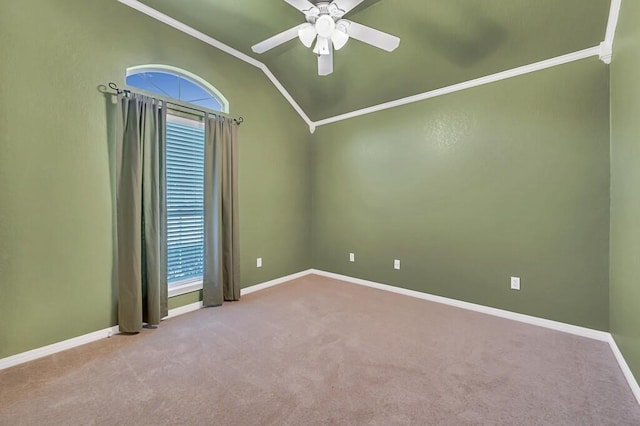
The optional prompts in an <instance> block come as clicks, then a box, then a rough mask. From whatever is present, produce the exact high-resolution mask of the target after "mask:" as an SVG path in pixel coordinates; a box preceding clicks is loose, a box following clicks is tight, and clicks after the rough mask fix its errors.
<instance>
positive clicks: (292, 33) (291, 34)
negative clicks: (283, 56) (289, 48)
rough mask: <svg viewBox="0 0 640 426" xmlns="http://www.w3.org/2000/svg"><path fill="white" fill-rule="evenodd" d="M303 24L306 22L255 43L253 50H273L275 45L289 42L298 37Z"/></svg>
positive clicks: (261, 51) (258, 51) (257, 51)
mask: <svg viewBox="0 0 640 426" xmlns="http://www.w3.org/2000/svg"><path fill="white" fill-rule="evenodd" d="M303 25H304V24H302V25H296V26H295V27H293V28H289V29H288V30H286V31H283V32H281V33H280V34H276V35H274V36H273V37H270V38H268V39H266V40H265V41H262V42H260V43H258V44H255V45H253V46H252V47H251V50H253V51H254V52H256V53H264V52H266V51H267V50H271V49H273V48H274V47H277V46H280V45H281V44H283V43H286V42H288V41H289V40H293V39H294V38H296V37H298V31H299V30H300V27H302V26H303Z"/></svg>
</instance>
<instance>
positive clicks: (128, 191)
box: [116, 94, 167, 333]
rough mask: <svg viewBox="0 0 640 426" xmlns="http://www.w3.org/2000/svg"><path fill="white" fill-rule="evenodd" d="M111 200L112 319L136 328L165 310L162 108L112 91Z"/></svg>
mask: <svg viewBox="0 0 640 426" xmlns="http://www.w3.org/2000/svg"><path fill="white" fill-rule="evenodd" d="M118 107H119V111H118V133H117V136H118V140H117V146H116V186H117V187H116V203H117V209H116V211H117V217H116V220H117V238H118V242H117V248H118V289H119V295H118V322H119V325H120V331H121V332H125V333H136V332H138V331H140V329H141V328H142V326H143V323H145V322H146V323H148V324H151V325H156V324H159V323H160V320H161V319H162V318H163V317H165V316H166V315H167V279H166V271H167V267H166V242H165V240H166V238H165V235H166V232H165V231H166V220H165V217H166V211H165V200H164V193H165V191H164V187H165V177H164V176H165V173H164V146H165V142H164V141H165V123H166V110H165V108H161V107H160V106H159V104H158V101H155V100H153V99H152V98H149V97H147V96H143V95H139V94H128V95H127V94H120V95H118Z"/></svg>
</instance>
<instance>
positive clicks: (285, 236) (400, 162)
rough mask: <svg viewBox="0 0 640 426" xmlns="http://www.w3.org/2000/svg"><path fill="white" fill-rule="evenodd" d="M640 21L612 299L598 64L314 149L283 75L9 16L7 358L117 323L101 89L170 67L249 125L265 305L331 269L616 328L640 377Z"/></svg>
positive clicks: (161, 44) (2, 100) (0, 147)
mask: <svg viewBox="0 0 640 426" xmlns="http://www.w3.org/2000/svg"><path fill="white" fill-rule="evenodd" d="M639 15H640V12H639V6H638V5H637V4H635V3H630V2H625V4H624V9H623V14H622V22H621V27H620V28H621V29H620V31H619V32H621V33H622V34H620V35H619V36H618V37H619V38H618V40H617V43H616V56H615V60H614V65H613V73H612V76H611V80H612V82H613V90H612V100H613V101H612V123H613V126H612V129H611V132H612V135H613V147H612V153H613V154H612V164H613V168H612V170H611V173H612V175H613V178H612V179H613V181H612V184H613V189H612V201H611V209H612V216H611V277H610V278H611V292H610V294H609V290H610V289H609V274H608V271H609V225H610V221H609V195H610V189H609V185H610V179H609V174H610V163H609V148H610V146H609V140H610V139H609V137H610V136H609V130H610V129H609V121H608V117H609V87H608V83H609V75H608V67H606V66H605V65H604V64H602V63H601V62H599V61H598V60H596V59H588V60H583V61H579V62H576V63H572V64H568V65H563V66H560V67H556V68H553V69H549V70H545V71H541V72H537V73H533V74H529V75H526V76H521V77H518V78H514V79H510V80H506V81H502V82H498V83H493V84H490V85H486V86H482V87H478V88H475V89H470V90H467V91H463V92H459V93H455V94H451V95H447V96H444V97H440V98H435V99H432V100H429V101H427V102H421V103H417V104H412V105H408V106H404V107H400V108H395V109H392V110H388V111H384V112H379V113H376V114H372V115H368V116H364V117H360V118H356V119H352V120H349V121H345V122H340V123H336V124H332V125H328V126H323V127H320V128H318V130H317V131H316V134H315V135H313V136H311V135H309V132H308V129H307V127H306V126H305V124H304V123H303V122H302V120H300V118H299V117H298V116H297V114H296V113H295V112H294V111H293V110H292V108H291V107H290V106H289V105H288V104H287V103H286V101H285V100H284V99H283V98H282V96H281V95H280V94H279V93H278V92H277V91H276V90H275V89H274V88H273V85H272V84H271V83H270V82H268V81H267V79H266V78H265V77H264V76H263V74H262V73H261V71H259V70H257V69H255V68H253V67H251V66H248V65H247V64H245V63H243V62H240V61H239V60H236V59H235V58H233V57H231V56H229V55H226V54H224V53H222V52H220V51H218V50H216V49H213V48H212V47H210V46H208V45H206V44H204V43H201V42H199V41H197V40H195V39H193V38H191V37H189V36H187V35H184V34H182V33H180V32H178V31H175V30H173V29H171V28H169V27H167V26H165V25H164V24H161V23H158V22H156V21H154V20H152V19H151V18H148V17H146V16H144V15H142V14H140V13H138V12H136V11H134V10H132V9H130V8H128V7H126V6H123V5H121V4H119V3H117V2H116V1H109V2H101V4H100V7H96V6H95V3H93V2H87V1H83V0H55V1H51V0H24V1H21V2H2V4H0V58H2V63H1V66H0V206H1V208H0V358H2V357H6V356H10V355H13V354H16V353H20V352H23V351H26V350H29V349H33V348H36V347H40V346H44V345H47V344H50V343H55V342H58V341H61V340H64V339H68V338H71V337H74V336H78V335H82V334H85V333H88V332H92V331H95V330H99V329H102V328H105V327H108V326H110V325H114V324H115V323H116V322H117V318H116V300H117V294H116V291H115V288H116V286H115V280H114V270H113V262H112V259H113V232H114V229H113V219H112V217H113V202H112V197H113V195H112V192H113V191H112V187H113V175H112V172H111V169H112V158H111V155H110V148H112V146H110V144H112V143H113V138H114V133H113V130H112V126H111V125H110V123H111V120H109V116H110V114H113V111H114V109H113V105H112V103H111V102H110V101H111V100H110V97H108V96H104V95H103V94H101V93H100V91H99V88H98V86H99V85H101V84H106V83H107V82H110V81H114V82H116V83H118V84H119V85H123V83H124V72H125V69H126V68H127V67H129V66H133V65H140V64H149V63H161V64H168V65H174V66H177V67H180V68H183V69H186V70H189V71H191V72H193V73H195V74H198V75H199V76H201V77H203V78H204V79H206V80H208V81H210V82H211V83H212V84H214V85H215V86H216V87H217V88H218V89H219V90H220V91H221V92H222V93H223V94H224V95H225V96H226V97H227V98H228V99H229V100H230V102H231V113H232V114H233V115H242V116H243V117H244V118H245V120H246V121H245V123H244V124H243V125H242V127H241V130H240V136H241V148H240V156H241V158H240V209H241V212H240V220H241V230H240V231H241V235H240V239H241V260H242V264H241V276H242V286H243V287H246V286H249V285H252V284H255V283H259V282H264V281H267V280H270V279H273V278H276V277H280V276H284V275H287V274H291V273H294V272H298V271H301V270H304V269H307V268H310V267H312V266H313V267H315V268H318V269H324V270H327V271H331V272H337V273H342V274H346V275H350V276H354V277H360V278H364V279H370V280H373V281H378V282H383V283H388V284H392V285H397V286H400V287H405V288H410V289H415V290H419V291H424V292H428V293H432V294H437V295H442V296H446V297H452V298H456V299H461V300H465V301H469V302H473V303H479V304H483V305H487V306H494V307H498V308H502V309H508V310H512V311H515V312H522V313H525V314H530V315H535V316H540V317H544V318H549V319H553V320H558V321H563V322H567V323H572V324H577V325H583V326H586V327H592V328H596V329H601V330H608V329H609V320H610V321H611V328H612V330H613V332H614V335H615V336H616V339H617V341H618V342H619V344H620V346H621V348H622V350H623V352H624V353H625V355H626V356H627V357H628V361H629V363H630V365H631V366H632V368H633V369H634V371H635V372H636V375H637V374H638V371H639V368H640V320H638V319H637V317H638V316H637V315H635V311H634V310H633V309H634V303H635V305H636V306H637V304H638V303H637V302H638V300H640V289H639V286H637V285H634V278H635V277H637V276H638V272H640V271H638V269H639V268H640V267H639V266H638V263H639V262H637V261H635V260H637V258H638V254H639V253H640V240H638V238H637V235H634V234H633V232H630V231H629V230H630V229H634V227H637V225H638V223H637V222H638V221H640V219H638V218H640V215H639V213H640V212H639V210H640V197H639V196H638V193H637V191H635V192H634V187H633V184H634V183H637V182H638V176H637V174H638V173H639V172H638V171H637V170H638V167H637V165H638V159H639V156H640V153H639V151H638V147H637V145H638V144H637V143H636V144H635V145H636V146H634V144H633V142H634V140H635V141H637V136H636V135H637V134H638V132H639V130H640V129H638V125H637V124H635V122H636V121H637V119H636V120H635V121H634V118H635V116H637V115H638V114H637V113H636V114H635V116H633V115H632V113H633V112H637V111H638V109H639V100H640V95H639V94H638V90H639V85H638V83H637V82H636V81H635V80H634V76H633V71H635V70H636V69H637V66H635V64H636V62H638V56H639V55H638V44H639V37H638V30H637V29H634V28H633V27H632V23H633V22H634V21H635V22H637V21H638V16H639ZM633 54H635V55H636V56H635V57H634V56H633ZM634 132H635V134H634ZM634 138H636V139H634ZM634 166H635V167H634ZM634 238H635V239H634ZM349 252H355V253H356V262H355V263H350V262H348V253H349ZM259 256H260V257H263V259H264V267H263V268H261V269H257V268H255V258H256V257H259ZM395 258H397V259H401V261H402V269H401V270H399V271H395V270H393V268H392V261H393V259H395ZM511 275H517V276H520V277H521V278H522V290H521V291H519V292H517V291H512V290H510V289H509V276H511ZM609 297H611V306H609ZM199 298H200V293H199V292H194V293H190V294H187V295H183V296H179V297H176V298H173V299H172V300H170V307H171V308H175V307H179V306H182V305H185V304H189V303H193V302H195V301H197V300H199ZM610 311H611V315H610V314H609V312H610Z"/></svg>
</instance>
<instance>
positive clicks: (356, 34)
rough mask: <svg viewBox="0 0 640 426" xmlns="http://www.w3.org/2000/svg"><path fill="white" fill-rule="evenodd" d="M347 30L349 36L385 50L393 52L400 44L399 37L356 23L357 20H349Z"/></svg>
mask: <svg viewBox="0 0 640 426" xmlns="http://www.w3.org/2000/svg"><path fill="white" fill-rule="evenodd" d="M347 32H348V33H349V36H350V37H352V38H355V39H356V40H360V41H361V42H363V43H367V44H370V45H372V46H375V47H378V48H380V49H383V50H386V51H387V52H393V51H394V50H396V49H397V48H398V46H400V39H399V38H398V37H396V36H394V35H391V34H387V33H383V32H382V31H378V30H376V29H374V28H371V27H367V26H365V25H362V24H358V23H357V22H352V21H349V27H348V29H347Z"/></svg>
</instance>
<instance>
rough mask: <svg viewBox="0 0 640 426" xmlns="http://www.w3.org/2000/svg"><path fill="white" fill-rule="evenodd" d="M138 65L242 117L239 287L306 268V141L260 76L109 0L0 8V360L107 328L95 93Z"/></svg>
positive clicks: (110, 295) (100, 103) (108, 267)
mask: <svg viewBox="0 0 640 426" xmlns="http://www.w3.org/2000/svg"><path fill="white" fill-rule="evenodd" d="M98 3H100V4H99V5H98ZM148 63H161V64H168V65H174V66H177V67H180V68H184V69H186V70H189V71H191V72H193V73H195V74H197V75H199V76H201V77H203V78H204V79H206V80H208V81H210V82H211V83H212V84H214V85H215V86H216V87H217V88H218V89H219V90H220V91H221V92H222V93H223V94H224V95H225V96H226V97H227V98H228V99H229V100H230V102H231V113H232V114H234V115H242V116H243V117H244V118H245V120H246V121H245V123H244V124H243V125H242V127H241V129H240V138H241V139H240V144H241V145H240V165H239V166H240V221H241V228H240V233H241V235H240V243H241V259H242V263H241V276H242V285H243V286H248V285H251V284H255V283H258V282H263V281H267V280H269V279H273V278H276V277H280V276H283V275H287V274H291V273H294V272H298V271H300V270H304V269H307V268H309V267H310V266H311V255H310V240H309V235H310V233H309V226H308V217H309V216H310V211H309V209H310V206H311V204H310V203H311V200H310V196H309V184H310V181H309V173H308V169H309V158H310V157H309V138H310V135H309V132H308V128H307V127H306V126H305V125H304V123H303V122H302V121H301V120H300V118H299V117H298V116H297V114H296V113H295V112H294V111H293V109H292V108H291V107H290V106H289V104H288V103H286V101H285V100H284V99H283V98H282V96H281V95H280V94H279V93H278V92H277V91H276V89H274V87H273V85H272V84H271V83H270V82H269V81H268V80H267V79H266V77H264V75H263V74H262V72H261V71H260V70H258V69H255V68H253V67H250V66H248V65H247V64H245V63H243V62H241V61H239V60H236V59H235V58H233V57H231V56H229V55H227V54H224V53H222V52H220V51H218V50H216V49H213V48H212V47H210V46H208V45H206V44H204V43H201V42H199V41H197V40H195V39H193V38H191V37H189V36H187V35H184V34H182V33H180V32H178V31H176V30H173V29H171V28H169V27H167V26H165V25H164V24H161V23H159V22H156V21H154V20H152V19H151V18H148V17H146V16H144V15H142V14H140V13H138V12H136V11H134V10H133V9H130V8H128V7H126V6H124V5H121V4H120V3H118V2H116V1H115V0H114V1H100V2H95V1H84V0H55V1H52V0H23V1H20V2H9V1H2V2H0V206H1V208H0V358H2V357H5V356H9V355H12V354H15V353H19V352H22V351H26V350H29V349H32V348H36V347H40V346H44V345H47V344H50V343H54V342H58V341H61V340H64V339H68V338H71V337H75V336H78V335H82V334H84V333H88V332H92V331H95V330H99V329H102V328H105V327H108V326H110V325H112V324H115V323H116V303H115V300H116V294H115V291H114V281H113V265H112V250H113V244H112V234H113V223H112V198H111V197H112V195H111V193H112V189H111V180H112V176H111V174H110V167H109V163H110V160H109V158H110V156H109V143H108V141H109V140H110V137H111V136H113V135H112V134H109V126H108V120H107V114H108V113H109V111H110V107H109V104H108V102H107V99H106V97H105V96H104V95H102V94H101V93H100V92H99V91H98V88H97V87H98V85H100V84H106V83H108V82H110V81H114V82H116V83H118V84H119V85H123V84H124V73H125V69H126V68H127V67H129V66H132V65H140V64H148ZM258 256H262V257H263V258H264V267H263V268H261V269H256V268H255V258H256V257H258ZM196 295H197V293H196ZM189 297H190V296H185V297H183V298H181V299H180V300H184V302H185V303H188V302H190V299H189ZM177 302H178V301H176V302H174V301H172V303H171V304H172V307H175V306H177V305H179V303H177Z"/></svg>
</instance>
